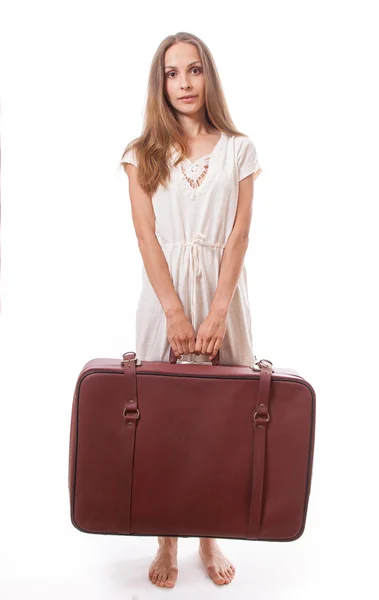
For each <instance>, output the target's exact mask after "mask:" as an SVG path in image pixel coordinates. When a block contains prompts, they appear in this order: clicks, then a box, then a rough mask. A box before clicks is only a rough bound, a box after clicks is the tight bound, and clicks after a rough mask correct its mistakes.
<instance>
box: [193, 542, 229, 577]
mask: <svg viewBox="0 0 379 600" xmlns="http://www.w3.org/2000/svg"><path fill="white" fill-rule="evenodd" d="M199 553H200V556H201V558H202V559H203V562H204V565H205V568H206V569H207V573H208V575H209V577H210V578H211V579H212V580H213V581H214V583H217V584H218V585H223V584H224V583H230V582H231V581H232V579H233V577H234V573H235V572H236V570H235V567H234V565H232V563H231V562H230V560H228V559H227V558H226V557H225V556H224V555H223V553H222V552H221V550H220V548H219V546H218V544H217V541H216V540H215V539H213V538H201V539H200V547H199Z"/></svg>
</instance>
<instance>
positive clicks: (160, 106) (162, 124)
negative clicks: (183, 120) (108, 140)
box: [120, 31, 246, 195]
mask: <svg viewBox="0 0 379 600" xmlns="http://www.w3.org/2000/svg"><path fill="white" fill-rule="evenodd" d="M178 42H185V43H188V44H193V45H194V46H195V47H196V48H197V50H198V53H199V57H200V60H201V62H202V65H203V73H204V93H205V117H206V120H207V122H208V123H209V124H210V125H211V126H213V127H216V128H217V129H218V130H219V131H223V132H224V133H226V134H229V135H235V136H241V135H246V134H244V133H241V132H240V131H237V130H236V128H235V126H234V124H233V121H232V118H231V116H230V113H229V110H228V107H227V104H226V100H225V96H224V92H223V90H222V85H221V81H220V77H219V74H218V71H217V68H216V65H215V62H214V60H213V57H212V54H211V52H210V50H209V48H208V46H207V45H206V44H205V43H204V42H203V41H202V40H201V39H200V38H198V37H197V36H195V35H192V34H190V33H187V32H185V31H180V32H178V33H176V34H175V35H169V36H167V37H166V38H165V39H164V40H163V41H162V42H161V43H160V45H159V46H158V49H157V50H156V52H155V54H154V57H153V60H152V63H151V68H150V74H149V81H148V91H147V101H146V109H145V117H144V125H143V132H142V134H141V136H140V137H138V138H136V139H134V140H132V141H131V142H130V143H129V144H128V145H127V146H126V148H125V150H124V152H123V154H122V157H121V160H122V158H123V157H124V155H125V153H126V152H127V151H128V150H134V152H135V156H136V159H137V162H138V182H139V184H140V186H141V187H142V189H143V190H144V191H145V192H146V193H147V194H150V195H152V194H154V193H155V191H156V189H157V188H158V186H159V185H160V184H161V185H162V186H164V187H165V186H166V183H167V181H168V180H169V177H170V169H169V166H168V161H169V159H170V157H171V150H172V145H173V144H174V143H175V142H176V144H177V146H179V148H180V151H179V156H178V158H177V160H176V161H175V163H174V166H176V165H177V164H179V163H180V162H181V161H182V160H183V159H184V158H185V156H186V154H187V150H188V148H187V142H186V136H185V133H184V131H183V128H182V127H181V125H180V123H179V121H178V120H177V118H176V116H175V111H174V109H173V107H172V106H171V105H170V104H169V102H168V100H167V97H166V91H165V80H164V77H165V69H164V58H165V52H166V50H168V48H170V47H171V46H173V45H174V44H176V43H178ZM120 165H121V161H120Z"/></svg>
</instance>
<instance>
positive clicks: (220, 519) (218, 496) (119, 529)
mask: <svg viewBox="0 0 379 600" xmlns="http://www.w3.org/2000/svg"><path fill="white" fill-rule="evenodd" d="M315 415H316V396H315V392H314V390H313V388H312V386H311V385H310V384H309V383H308V382H307V381H306V380H305V379H304V378H303V377H301V376H300V375H299V374H298V373H297V372H296V371H294V370H292V369H280V368H276V367H275V368H274V367H273V366H272V363H271V362H270V361H268V360H261V361H259V362H257V363H255V364H254V365H252V366H250V367H249V366H236V365H224V364H222V365H220V364H219V353H218V354H217V355H216V357H215V358H214V359H213V361H212V362H210V361H209V362H208V364H204V363H201V364H199V363H191V364H189V363H183V362H177V359H176V357H175V355H174V353H173V351H172V350H171V353H170V362H152V361H145V360H143V361H140V360H138V357H136V355H135V353H134V352H126V353H125V354H124V355H123V357H122V360H120V359H107V358H95V359H92V360H90V361H89V362H87V363H86V364H85V366H84V367H83V369H82V371H81V373H80V374H79V377H78V380H77V383H76V387H75V392H74V399H73V405H72V415H71V430H70V447H69V479H68V485H69V496H70V511H71V521H72V524H73V525H74V526H75V527H76V528H77V529H79V530H80V531H83V532H86V533H98V534H112V535H138V536H144V535H149V536H175V537H176V536H178V537H195V536H196V537H214V538H233V539H244V540H262V541H283V542H289V541H293V540H296V539H298V538H299V537H300V536H301V535H302V534H303V531H304V528H305V521H306V515H307V508H308V499H309V494H310V488H311V478H312V464H313V449H314V437H315Z"/></svg>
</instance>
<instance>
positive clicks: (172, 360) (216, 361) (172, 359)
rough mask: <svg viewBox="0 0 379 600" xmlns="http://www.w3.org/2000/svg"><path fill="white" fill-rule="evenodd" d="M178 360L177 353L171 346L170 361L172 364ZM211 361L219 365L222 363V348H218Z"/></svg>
mask: <svg viewBox="0 0 379 600" xmlns="http://www.w3.org/2000/svg"><path fill="white" fill-rule="evenodd" d="M177 360H178V359H177V357H176V356H175V353H174V351H173V349H172V347H171V346H170V358H169V362H170V363H171V364H175V363H176V362H177ZM209 362H211V363H212V365H219V364H220V350H217V354H216V356H215V357H214V358H213V359H212V360H211V361H209Z"/></svg>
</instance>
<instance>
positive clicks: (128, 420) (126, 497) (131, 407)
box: [118, 352, 140, 533]
mask: <svg viewBox="0 0 379 600" xmlns="http://www.w3.org/2000/svg"><path fill="white" fill-rule="evenodd" d="M128 355H134V357H131V358H125V357H126V356H128ZM136 360H137V359H136V354H135V352H125V354H124V355H123V360H122V361H121V364H122V365H123V367H124V373H125V377H124V383H125V406H124V411H123V416H124V425H125V436H124V439H125V442H124V456H125V457H127V458H128V460H127V461H126V462H125V485H123V486H122V489H121V493H120V505H119V512H118V523H119V531H120V532H123V533H130V532H131V531H130V523H131V500H132V484H133V465H134V448H135V439H136V428H137V421H138V419H139V417H140V413H139V409H138V398H137V377H136Z"/></svg>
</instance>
